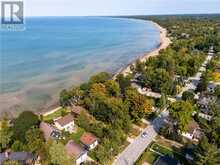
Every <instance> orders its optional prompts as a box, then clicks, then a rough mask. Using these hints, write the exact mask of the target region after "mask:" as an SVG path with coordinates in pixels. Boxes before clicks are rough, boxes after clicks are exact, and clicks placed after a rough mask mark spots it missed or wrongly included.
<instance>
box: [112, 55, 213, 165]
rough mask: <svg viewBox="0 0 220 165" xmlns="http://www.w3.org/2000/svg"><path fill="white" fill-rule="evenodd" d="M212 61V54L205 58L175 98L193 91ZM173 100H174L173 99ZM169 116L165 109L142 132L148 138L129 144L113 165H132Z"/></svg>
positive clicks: (141, 138) (140, 138) (153, 94)
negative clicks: (145, 133)
mask: <svg viewBox="0 0 220 165" xmlns="http://www.w3.org/2000/svg"><path fill="white" fill-rule="evenodd" d="M211 59H212V54H211V55H209V54H208V56H207V58H206V60H205V61H204V63H203V64H202V66H201V68H200V69H199V72H198V73H197V74H196V75H195V76H194V77H190V78H189V80H190V83H189V84H187V85H186V86H185V87H184V88H183V91H182V92H181V93H180V94H179V95H177V98H179V97H180V98H181V97H182V93H183V92H184V91H187V90H189V89H192V90H195V89H196V87H197V85H198V82H199V80H200V78H201V75H202V72H203V71H205V68H206V65H207V63H208V62H209V61H210V60H211ZM135 87H136V88H137V89H139V87H138V86H135ZM139 92H140V93H141V94H145V95H146V94H147V93H148V94H149V92H146V91H145V92H143V91H142V90H141V91H140V89H139ZM150 95H152V96H154V97H156V98H157V97H159V95H158V94H155V93H152V92H150ZM174 100H175V99H174ZM168 116H169V112H168V111H167V110H166V109H165V110H164V111H163V112H161V114H160V115H159V116H158V117H157V118H156V119H155V120H154V121H153V122H152V123H151V125H150V126H148V127H147V128H145V129H144V130H143V131H142V132H147V134H148V136H147V137H145V138H143V137H141V134H140V135H139V136H138V137H137V138H136V139H135V140H134V141H133V143H131V144H130V145H129V146H128V147H127V148H126V149H125V150H124V151H123V152H122V153H121V154H120V155H119V156H118V157H117V159H116V160H115V161H114V162H113V165H133V164H134V163H135V162H136V161H137V159H138V158H139V157H140V156H141V154H142V153H143V152H144V150H145V149H146V148H147V147H148V145H149V144H150V143H151V142H152V141H153V140H154V138H155V137H156V136H157V132H158V131H159V129H160V128H161V127H162V126H163V125H164V123H165V122H164V119H166V118H167V117H168Z"/></svg>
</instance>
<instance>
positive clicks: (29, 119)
mask: <svg viewBox="0 0 220 165" xmlns="http://www.w3.org/2000/svg"><path fill="white" fill-rule="evenodd" d="M38 124H39V119H38V116H37V115H35V114H34V113H33V112H31V111H24V112H22V113H21V114H20V115H19V116H18V118H16V119H15V120H14V122H13V127H12V129H13V133H14V136H13V137H14V139H16V140H20V141H21V142H25V133H26V131H27V130H29V129H30V128H31V127H33V126H38Z"/></svg>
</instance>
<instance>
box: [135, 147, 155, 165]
mask: <svg viewBox="0 0 220 165" xmlns="http://www.w3.org/2000/svg"><path fill="white" fill-rule="evenodd" d="M158 157H159V155H157V154H156V153H154V152H152V151H150V150H146V151H145V152H144V153H143V154H142V155H141V157H140V158H139V159H138V161H137V162H136V163H135V165H142V164H143V163H144V162H147V163H149V164H153V163H154V162H155V161H156V160H157V158H158Z"/></svg>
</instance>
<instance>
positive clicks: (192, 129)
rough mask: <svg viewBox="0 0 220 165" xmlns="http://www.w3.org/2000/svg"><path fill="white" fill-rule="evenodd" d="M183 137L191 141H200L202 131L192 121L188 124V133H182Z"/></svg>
mask: <svg viewBox="0 0 220 165" xmlns="http://www.w3.org/2000/svg"><path fill="white" fill-rule="evenodd" d="M182 136H184V137H186V138H187V139H190V140H194V141H199V140H200V139H201V138H202V131H201V129H200V127H199V125H198V124H197V123H196V122H195V121H194V120H192V121H190V122H189V124H188V130H187V131H186V132H182Z"/></svg>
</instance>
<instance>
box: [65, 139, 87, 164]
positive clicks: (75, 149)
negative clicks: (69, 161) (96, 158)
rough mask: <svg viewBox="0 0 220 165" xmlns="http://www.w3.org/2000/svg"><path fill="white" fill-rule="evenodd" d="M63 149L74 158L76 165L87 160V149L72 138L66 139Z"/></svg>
mask: <svg viewBox="0 0 220 165" xmlns="http://www.w3.org/2000/svg"><path fill="white" fill-rule="evenodd" d="M65 150H66V153H67V155H68V156H70V157H72V156H73V157H74V158H75V160H76V162H75V163H76V165H80V164H82V163H83V162H85V161H86V160H87V151H86V150H85V149H83V148H82V147H81V146H80V145H79V144H77V143H75V142H74V141H73V140H70V141H68V143H67V144H66V145H65Z"/></svg>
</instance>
